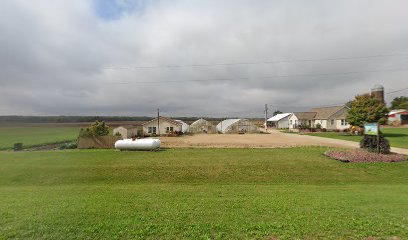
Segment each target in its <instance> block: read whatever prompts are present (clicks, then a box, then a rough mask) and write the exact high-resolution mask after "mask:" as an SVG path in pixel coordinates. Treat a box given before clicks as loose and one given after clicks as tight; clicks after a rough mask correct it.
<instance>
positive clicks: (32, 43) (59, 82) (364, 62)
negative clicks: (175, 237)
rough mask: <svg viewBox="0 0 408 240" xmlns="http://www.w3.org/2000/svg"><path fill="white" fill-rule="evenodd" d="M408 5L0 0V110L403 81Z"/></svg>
mask: <svg viewBox="0 0 408 240" xmlns="http://www.w3.org/2000/svg"><path fill="white" fill-rule="evenodd" d="M407 13H408V2H407V1H406V0H401V1H394V0H390V1H384V0H379V1H373V0H367V1H357V0H350V1H346V0H342V1H334V0H333V1H327V0H322V1H313V0H304V1H287V0H282V1H272V0H265V1H261V0H247V1H241V0H230V1H228V0H214V1H211V0H205V1H203V0H197V1H194V0H185V1H178V0H172V1H168V0H167V1H153V0H150V1H147V0H146V1H137V0H134V1H131V0H129V1H126V0H116V1H114V0H111V1H108V0H100V1H86V0H69V1H68V0H67V1H54V0H35V1H27V0H13V1H8V0H0V115H11V114H18V115H131V116H140V115H147V116H153V115H154V114H155V111H156V108H158V107H160V109H161V111H162V113H163V115H167V116H243V117H245V116H262V113H263V106H264V104H265V103H267V104H269V108H270V111H271V112H272V111H274V110H276V109H279V110H281V111H289V112H290V111H299V110H307V109H308V108H310V107H313V106H322V105H333V104H338V103H343V102H346V101H348V100H350V99H352V98H353V96H354V95H356V94H358V93H364V92H368V91H369V90H370V88H371V87H372V86H373V85H375V84H382V85H383V86H384V87H385V90H386V92H389V91H394V90H398V89H402V88H406V87H408V14H407ZM304 60H308V61H304ZM407 94H408V91H407V90H405V91H401V92H398V93H395V94H389V95H387V99H386V100H387V101H390V100H392V98H393V97H396V96H400V95H405V96H406V95H407Z"/></svg>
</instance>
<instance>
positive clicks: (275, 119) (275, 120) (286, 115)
mask: <svg viewBox="0 0 408 240" xmlns="http://www.w3.org/2000/svg"><path fill="white" fill-rule="evenodd" d="M291 114H292V113H280V114H276V115H275V116H273V117H271V118H269V119H268V120H267V121H268V122H277V121H279V120H282V119H284V118H286V117H288V116H290V115H291Z"/></svg>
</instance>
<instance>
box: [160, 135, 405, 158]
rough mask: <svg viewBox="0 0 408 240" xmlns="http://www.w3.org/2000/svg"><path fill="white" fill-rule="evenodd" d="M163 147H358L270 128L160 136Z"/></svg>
mask: <svg viewBox="0 0 408 240" xmlns="http://www.w3.org/2000/svg"><path fill="white" fill-rule="evenodd" d="M160 140H161V141H162V146H163V147H215V148H287V147H297V146H327V147H341V148H358V147H359V144H358V143H357V142H351V141H346V140H339V139H331V138H323V137H316V136H308V135H298V134H293V133H282V132H279V131H276V130H271V131H270V134H197V135H193V136H183V137H161V138H160ZM391 151H393V152H395V153H401V154H406V155H408V149H403V148H391Z"/></svg>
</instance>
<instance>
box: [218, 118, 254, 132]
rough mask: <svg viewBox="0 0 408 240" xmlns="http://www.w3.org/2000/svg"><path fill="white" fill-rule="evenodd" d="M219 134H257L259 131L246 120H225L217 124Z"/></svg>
mask: <svg viewBox="0 0 408 240" xmlns="http://www.w3.org/2000/svg"><path fill="white" fill-rule="evenodd" d="M216 129H217V131H218V132H220V133H259V132H260V130H259V128H258V127H257V126H255V125H254V124H253V123H251V121H249V120H248V119H240V118H237V119H226V120H224V121H222V122H220V123H218V124H217V127H216Z"/></svg>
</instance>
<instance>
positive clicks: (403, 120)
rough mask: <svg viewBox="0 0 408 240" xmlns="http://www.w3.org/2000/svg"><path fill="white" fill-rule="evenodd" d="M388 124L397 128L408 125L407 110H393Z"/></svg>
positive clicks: (389, 115)
mask: <svg viewBox="0 0 408 240" xmlns="http://www.w3.org/2000/svg"><path fill="white" fill-rule="evenodd" d="M388 123H389V124H393V125H396V126H398V125H404V124H408V111H407V110H405V109H398V110H392V111H391V112H390V113H389V114H388Z"/></svg>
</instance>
